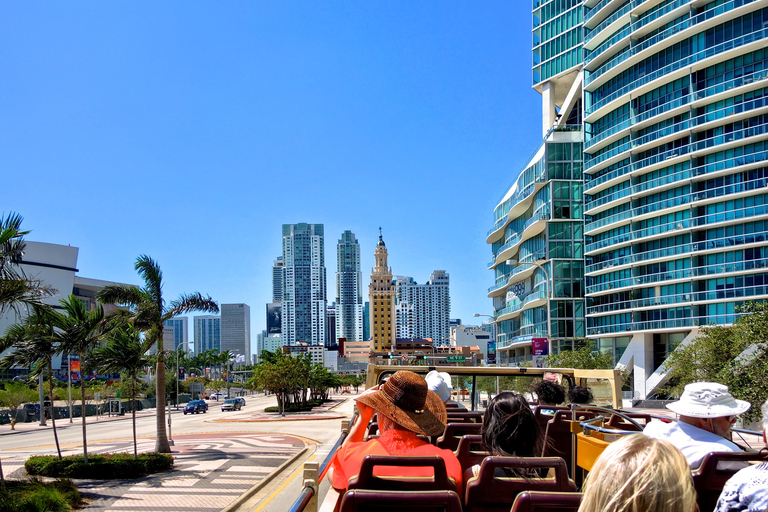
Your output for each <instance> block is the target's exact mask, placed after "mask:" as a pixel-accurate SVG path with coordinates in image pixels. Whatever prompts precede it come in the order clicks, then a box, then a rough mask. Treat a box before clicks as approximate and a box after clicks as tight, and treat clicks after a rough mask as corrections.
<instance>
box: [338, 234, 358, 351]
mask: <svg viewBox="0 0 768 512" xmlns="http://www.w3.org/2000/svg"><path fill="white" fill-rule="evenodd" d="M363 313H364V306H363V273H362V272H361V270H360V244H359V243H358V241H357V238H355V235H354V233H352V232H351V231H349V230H347V231H344V232H343V233H342V234H341V238H340V239H339V241H338V243H337V244H336V340H337V341H338V339H339V338H345V339H348V340H362V339H364V338H363Z"/></svg>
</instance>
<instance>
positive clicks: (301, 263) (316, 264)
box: [282, 222, 326, 346]
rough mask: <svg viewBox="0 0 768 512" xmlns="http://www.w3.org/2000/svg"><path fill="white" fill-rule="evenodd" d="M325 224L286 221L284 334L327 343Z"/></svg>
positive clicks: (290, 340)
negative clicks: (289, 222)
mask: <svg viewBox="0 0 768 512" xmlns="http://www.w3.org/2000/svg"><path fill="white" fill-rule="evenodd" d="M323 243H324V241H323V225H322V224H306V223H303V222H302V223H299V224H283V308H282V338H283V343H284V344H285V345H295V344H297V343H298V342H300V341H303V342H307V343H309V344H311V345H321V346H325V309H326V295H325V286H326V279H325V250H324V247H323Z"/></svg>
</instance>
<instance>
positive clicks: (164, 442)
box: [155, 344, 171, 453]
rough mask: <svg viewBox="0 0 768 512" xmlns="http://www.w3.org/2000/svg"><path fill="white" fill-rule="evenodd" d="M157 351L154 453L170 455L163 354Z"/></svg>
mask: <svg viewBox="0 0 768 512" xmlns="http://www.w3.org/2000/svg"><path fill="white" fill-rule="evenodd" d="M159 348H160V346H159V344H158V351H157V373H156V376H155V394H156V395H157V418H156V419H157V441H155V451H156V452H158V453H171V445H170V444H168V431H167V430H166V428H165V354H163V352H162V351H161V350H159Z"/></svg>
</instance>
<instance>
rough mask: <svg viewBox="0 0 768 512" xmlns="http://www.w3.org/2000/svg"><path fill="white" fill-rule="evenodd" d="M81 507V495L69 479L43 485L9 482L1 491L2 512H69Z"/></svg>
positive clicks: (33, 481) (26, 481) (32, 481)
mask: <svg viewBox="0 0 768 512" xmlns="http://www.w3.org/2000/svg"><path fill="white" fill-rule="evenodd" d="M79 505H80V493H79V492H78V491H77V488H76V487H75V486H74V485H73V484H72V482H71V481H70V480H68V479H64V480H58V481H56V482H51V483H43V482H40V481H38V480H35V479H31V480H22V481H14V480H11V481H7V482H6V486H5V489H0V512H40V511H46V512H67V511H70V510H73V509H74V508H75V507H77V506H79Z"/></svg>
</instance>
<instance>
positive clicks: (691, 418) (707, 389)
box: [643, 382, 752, 469]
mask: <svg viewBox="0 0 768 512" xmlns="http://www.w3.org/2000/svg"><path fill="white" fill-rule="evenodd" d="M751 406H752V404H750V403H749V402H745V401H744V400H737V399H735V398H733V396H732V395H731V394H730V393H729V392H728V386H725V385H723V384H717V383H714V382H696V383H693V384H688V385H687V386H685V390H684V391H683V394H682V396H681V397H680V400H678V401H677V402H672V403H671V404H667V408H668V409H670V410H671V411H673V412H675V413H677V414H678V420H677V422H670V423H666V422H664V421H660V420H654V421H651V422H650V423H649V424H648V425H647V426H646V427H645V429H644V430H643V433H644V434H645V435H646V436H648V437H652V438H655V439H664V440H667V441H669V442H670V443H672V444H673V445H674V446H676V447H677V448H679V449H680V451H681V452H683V455H684V456H685V458H686V460H687V461H688V463H689V464H690V465H691V467H692V468H696V467H698V466H699V465H700V464H701V461H702V460H703V459H704V457H706V455H707V454H709V453H713V452H741V451H742V449H741V448H740V447H739V446H738V445H736V444H734V443H733V442H731V425H733V423H735V422H736V418H737V417H738V416H739V415H741V414H744V413H745V412H747V411H748V410H749V408H750V407H751ZM745 466H746V463H744V462H720V463H719V464H718V469H741V468H744V467H745Z"/></svg>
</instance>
